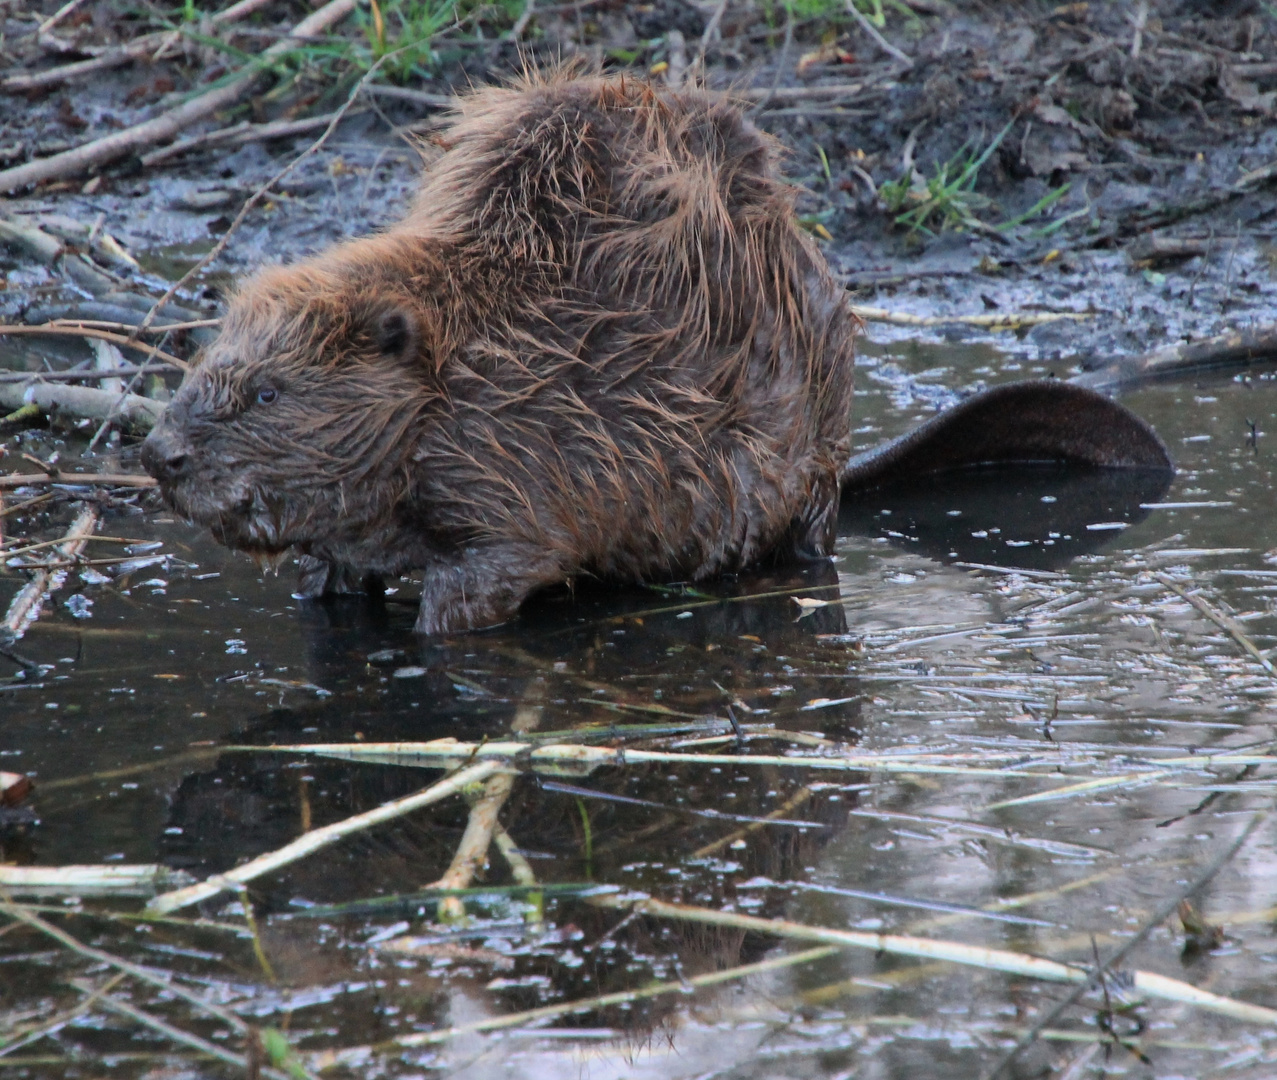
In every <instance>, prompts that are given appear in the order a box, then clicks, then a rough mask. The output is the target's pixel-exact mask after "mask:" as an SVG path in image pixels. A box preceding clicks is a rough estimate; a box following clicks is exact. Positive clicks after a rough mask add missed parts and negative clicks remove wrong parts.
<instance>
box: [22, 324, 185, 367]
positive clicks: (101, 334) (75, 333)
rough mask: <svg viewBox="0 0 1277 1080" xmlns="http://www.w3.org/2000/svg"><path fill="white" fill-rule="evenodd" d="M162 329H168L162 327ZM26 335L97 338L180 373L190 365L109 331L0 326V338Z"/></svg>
mask: <svg viewBox="0 0 1277 1080" xmlns="http://www.w3.org/2000/svg"><path fill="white" fill-rule="evenodd" d="M162 329H165V330H167V329H169V328H168V327H163V328H162ZM22 334H27V335H29V336H32V337H40V336H45V337H49V336H52V337H85V338H97V339H98V340H99V341H109V342H111V343H112V344H113V345H126V346H128V348H130V349H136V350H137V351H138V352H144V353H146V354H147V355H148V356H154V357H155V358H156V359H157V360H163V361H164V362H165V363H166V364H172V365H173V366H174V367H175V368H177V369H178V370H180V371H188V370H190V366H191V365H190V364H188V363H187V362H186V361H185V360H182V359H181V358H179V357H176V356H174V355H173V354H172V353H167V352H165V351H164V350H163V349H157V348H156V347H155V346H154V345H147V344H146V343H145V342H141V341H134V340H133V339H132V338H128V337H125V336H124V335H123V334H114V333H112V332H111V331H110V330H97V329H93V328H91V327H87V326H86V327H79V326H55V325H53V324H52V323H43V324H41V325H39V326H17V325H6V324H0V337H5V336H9V335H22Z"/></svg>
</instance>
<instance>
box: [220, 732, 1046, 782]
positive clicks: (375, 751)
mask: <svg viewBox="0 0 1277 1080" xmlns="http://www.w3.org/2000/svg"><path fill="white" fill-rule="evenodd" d="M228 749H232V750H240V751H243V752H249V753H261V752H274V753H296V754H318V755H320V756H323V757H331V758H337V759H339V760H343V761H365V762H380V763H382V764H386V765H417V766H421V767H423V768H433V769H438V768H443V767H444V766H445V765H446V764H448V763H449V762H455V761H457V760H461V761H469V760H472V759H477V760H480V761H494V762H501V763H502V764H504V765H506V766H507V767H516V768H517V767H524V766H530V767H531V768H533V769H537V770H538V771H541V772H550V773H562V772H565V771H566V772H567V773H569V774H571V775H582V774H583V773H588V772H590V771H592V770H594V769H596V768H598V767H600V766H603V765H620V766H624V765H627V764H636V763H639V762H651V761H659V762H664V763H666V764H683V765H772V766H777V765H779V766H792V767H794V768H799V769H802V768H807V769H835V770H838V771H841V772H848V771H856V770H865V771H877V772H893V773H950V774H955V775H959V776H996V777H1030V778H1035V779H1041V778H1042V777H1043V775H1044V774H1043V773H1041V772H1030V771H1028V770H1020V769H1014V768H1004V769H995V768H989V767H986V766H981V765H976V764H972V765H965V764H954V762H968V761H969V762H988V761H996V760H998V759H1006V760H1008V761H1009V760H1018V759H1019V757H1020V755H1018V754H1011V753H1006V754H1003V753H990V754H966V753H959V754H935V753H928V752H926V751H922V752H918V753H911V752H908V751H901V752H895V753H891V754H858V755H853V756H846V755H844V756H839V757H817V756H815V755H793V756H788V757H786V756H782V755H778V754H688V753H676V752H672V751H664V750H630V749H626V748H625V747H609V746H584V745H580V744H577V743H549V744H545V745H542V746H536V745H529V744H528V743H521V742H490V743H463V742H457V741H456V740H455V739H435V740H433V741H431V742H425V743H303V744H299V745H296V746H287V745H280V744H277V745H273V746H235V747H228Z"/></svg>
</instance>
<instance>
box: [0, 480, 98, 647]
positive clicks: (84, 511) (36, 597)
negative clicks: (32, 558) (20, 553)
mask: <svg viewBox="0 0 1277 1080" xmlns="http://www.w3.org/2000/svg"><path fill="white" fill-rule="evenodd" d="M97 524H98V511H97V507H96V506H87V505H86V506H81V507H80V512H79V513H78V514H77V515H76V517H75V520H74V521H73V522H71V527H70V528H69V529H67V532H66V536H65V537H63V539H62V542H61V543H60V544H59V545H58V547H57V551H58V554H59V555H60V556H61V557H62V558H63V559H76V558H78V557H79V555H80V552H82V551H83V550H84V545H85V544H86V543H88V540H89V537H90V536H92V535H93V530H94V529H95V528H97ZM65 580H66V571H65V570H52V571H51V570H37V571H36V572H35V574H34V575H33V576H32V578H31V580H30V581H29V582H27V583H26V584H25V585H24V586H23V587H22V588H21V589H19V590H18V595H17V596H15V597H14V598H13V600H12V601H11V602H10V604H9V610H8V611H7V612H5V616H4V621H3V622H0V634H2V635H3V636H4V637H5V639H6V640H7V642H8V643H12V642H14V641H17V640H18V639H19V638H20V637H22V635H23V634H25V633H26V632H27V627H28V626H30V625H31V624H32V623H33V622H35V620H36V619H37V618H38V617H39V615H40V605H41V604H43V603H44V598H45V597H46V596H47V595H48V594H49V593H53V592H57V590H58V589H60V588H61V587H62V583H63V582H64V581H65Z"/></svg>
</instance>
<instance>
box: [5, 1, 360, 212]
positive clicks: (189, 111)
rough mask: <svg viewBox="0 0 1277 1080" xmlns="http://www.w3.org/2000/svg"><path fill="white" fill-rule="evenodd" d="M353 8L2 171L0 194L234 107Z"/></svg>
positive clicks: (319, 18) (309, 21)
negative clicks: (140, 118) (143, 117)
mask: <svg viewBox="0 0 1277 1080" xmlns="http://www.w3.org/2000/svg"><path fill="white" fill-rule="evenodd" d="M354 9H355V0H329V2H328V3H327V4H325V5H324V6H323V7H321V8H320V9H319V10H318V11H315V12H312V13H311V14H310V15H308V16H306V18H304V19H302V20H301V22H299V23H298V24H297V25H296V26H295V27H294V28H293V30H292V31H291V33H290V35H289V37H287V38H285V39H284V40H283V41H278V42H276V43H275V44H274V45H272V46H271V47H270V48H269V49H267V50H266V51H265V52H264V53H262V55H261V56H260V58H258V60H257V61H256V62H254V63H252V64H250V65H249V67H248V69H247V70H243V71H240V72H239V73H238V74H236V75H235V76H234V77H233V78H232V79H231V80H230V81H229V82H227V83H225V84H224V85H222V86H219V87H217V88H216V89H213V90H209V91H206V92H205V93H203V94H200V95H199V96H198V97H194V98H191V99H190V100H189V101H187V102H185V103H184V104H182V105H179V106H177V108H175V109H170V110H169V111H168V112H166V113H161V114H160V115H159V116H157V117H155V118H154V119H151V120H147V121H145V122H144V123H141V124H135V125H134V126H133V127H130V128H125V129H124V130H123V131H117V132H114V133H112V134H110V135H105V136H103V137H102V138H100V139H94V140H93V141H92V142H88V143H85V144H84V145H83V146H77V147H76V148H75V149H74V150H67V151H65V152H63V153H61V154H53V155H52V156H50V157H47V158H39V159H37V160H35V161H29V162H27V163H26V164H25V165H18V166H16V167H15V168H12V169H5V170H4V171H2V172H0V192H11V191H18V190H20V189H21V188H25V187H30V186H31V185H32V184H38V183H39V182H40V181H42V180H53V179H60V178H64V177H68V176H76V175H78V174H80V173H82V172H84V171H85V170H87V169H91V168H93V167H95V166H100V165H105V164H106V163H107V162H110V161H115V160H118V159H119V158H122V157H126V156H127V155H129V154H131V153H133V152H135V151H136V150H138V149H140V148H141V147H143V146H151V145H154V144H155V143H160V142H164V141H166V140H168V139H172V138H174V137H175V136H177V135H180V134H181V133H182V132H183V131H185V130H187V129H188V128H189V127H190V126H191V125H192V124H195V123H198V122H199V121H201V120H205V119H207V118H208V117H210V116H212V115H213V114H214V113H216V112H220V111H221V110H223V109H227V108H229V107H230V106H232V105H234V104H236V103H237V102H238V101H239V100H240V98H242V97H244V95H246V94H247V93H248V92H249V91H250V90H251V89H252V88H253V86H254V84H255V83H256V82H257V80H258V78H259V77H260V76H261V75H262V73H263V72H264V71H265V70H266V69H267V67H268V66H269V64H270V62H271V61H273V60H274V59H276V58H277V57H279V56H280V55H282V54H283V53H286V52H288V51H289V50H290V49H292V48H294V47H295V45H294V39H296V38H305V37H313V36H315V35H316V34H318V33H320V32H322V31H323V30H326V29H328V27H330V26H332V25H333V24H334V23H336V22H339V21H340V20H341V19H344V18H345V17H346V16H347V15H349V14H350V13H351V12H352V11H354Z"/></svg>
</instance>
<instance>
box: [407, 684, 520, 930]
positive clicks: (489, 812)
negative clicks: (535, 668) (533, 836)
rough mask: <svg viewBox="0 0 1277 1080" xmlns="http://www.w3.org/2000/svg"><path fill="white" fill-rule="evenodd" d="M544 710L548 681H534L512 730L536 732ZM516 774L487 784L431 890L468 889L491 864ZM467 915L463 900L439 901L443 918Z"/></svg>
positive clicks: (449, 898)
mask: <svg viewBox="0 0 1277 1080" xmlns="http://www.w3.org/2000/svg"><path fill="white" fill-rule="evenodd" d="M544 710H545V680H544V679H540V678H538V679H534V680H533V681H532V682H531V683H530V684H529V685H528V687H527V688H526V689H525V690H524V692H523V697H522V698H521V699H520V701H519V706H518V708H517V709H516V710H515V713H514V719H513V720H512V721H511V722H510V730H511V731H514V732H519V733H526V732H529V731H532V730H534V729H535V728H537V727H538V726H539V725H540V723H541V714H542V712H543V711H544ZM516 775H517V774H516V773H514V772H501V773H497V775H496V776H493V777H491V778H490V779H489V780H488V782H487V783H486V784H485V785H484V788H483V794H482V795H480V796H479V798H478V799H476V800H475V802H474V803H473V804H472V805H471V807H470V817H469V819H468V820H467V821H466V829H465V832H464V833H462V835H461V842H460V843H459V844H458V845H457V850H456V852H455V854H454V855H453V856H452V862H451V863H450V864H449V866H448V869H447V870H445V871H444V874H443V877H441V878H440V879H439V880H438V881H436V882H435V883H434V884H433V885H431V886H429V888H432V889H465V888H467V887H468V886H469V885H470V883H471V882H472V881H473V880H474V875H475V873H476V871H478V870H479V868H480V867H482V866H484V865H485V864H486V862H487V858H488V848H489V847H491V846H492V840H493V837H494V836H495V834H496V831H497V830H498V829H499V828H500V824H499V823H498V820H497V815H498V814H500V813H501V808H502V807H503V806H504V805H505V803H506V800H507V799H508V798H510V792H512V791H513V790H514V781H515V777H516ZM507 839H509V838H508V837H507ZM465 913H466V907H465V903H464V902H463V901H462V900H461V899H460V898H459V897H456V896H447V897H444V899H442V900H440V901H439V917H440V918H441V919H460V918H462V917H463V916H464V915H465Z"/></svg>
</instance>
